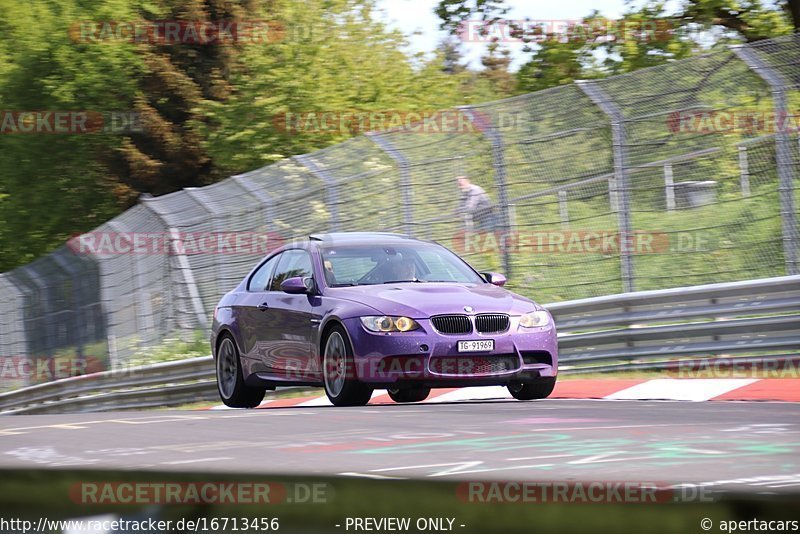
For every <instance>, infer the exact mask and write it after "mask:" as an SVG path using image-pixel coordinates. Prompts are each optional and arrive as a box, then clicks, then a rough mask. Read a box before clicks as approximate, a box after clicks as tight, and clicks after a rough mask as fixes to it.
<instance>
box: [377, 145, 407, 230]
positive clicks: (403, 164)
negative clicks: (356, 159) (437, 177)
mask: <svg viewBox="0 0 800 534" xmlns="http://www.w3.org/2000/svg"><path fill="white" fill-rule="evenodd" d="M366 135H367V138H368V139H369V140H370V141H372V142H373V143H375V144H376V145H377V146H378V148H380V149H381V150H383V151H384V152H386V154H387V155H388V156H389V157H390V158H392V160H393V161H394V162H395V164H397V172H398V173H399V174H400V193H401V195H402V197H403V231H404V232H405V233H406V234H408V235H414V206H413V204H412V203H413V198H412V194H411V167H410V165H409V164H408V158H406V157H405V155H404V154H403V153H402V152H400V151H399V150H398V149H397V148H396V147H395V146H394V145H393V144H392V142H391V141H389V140H388V139H386V138H384V137H383V136H382V135H381V134H380V133H378V132H367V134H366Z"/></svg>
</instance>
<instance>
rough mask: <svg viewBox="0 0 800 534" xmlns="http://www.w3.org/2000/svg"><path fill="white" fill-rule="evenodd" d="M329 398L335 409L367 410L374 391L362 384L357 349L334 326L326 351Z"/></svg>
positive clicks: (326, 387)
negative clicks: (355, 351)
mask: <svg viewBox="0 0 800 534" xmlns="http://www.w3.org/2000/svg"><path fill="white" fill-rule="evenodd" d="M322 375H323V378H324V381H323V382H324V386H325V394H326V395H327V396H328V399H330V401H331V403H332V404H333V405H334V406H364V405H365V404H367V403H368V402H369V399H370V398H371V397H372V389H370V388H368V387H367V386H365V385H364V384H362V383H361V382H359V381H358V377H357V376H356V369H355V362H354V360H353V349H352V347H351V346H350V341H349V340H348V339H347V334H346V333H345V331H344V328H342V327H341V326H338V325H337V326H334V327H333V328H331V330H330V332H328V335H327V337H326V338H325V343H324V349H323V351H322Z"/></svg>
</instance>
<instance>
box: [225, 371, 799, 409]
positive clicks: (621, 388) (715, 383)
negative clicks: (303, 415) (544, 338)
mask: <svg viewBox="0 0 800 534" xmlns="http://www.w3.org/2000/svg"><path fill="white" fill-rule="evenodd" d="M511 398H512V397H511V394H509V392H508V390H507V389H506V388H505V387H502V386H486V387H468V388H449V389H434V390H433V391H431V394H430V396H429V397H428V398H427V399H426V400H425V401H423V402H424V403H442V402H464V401H482V400H505V399H511ZM549 398H551V399H603V400H668V401H693V402H701V401H722V400H727V401H782V402H800V378H779V379H770V378H767V379H758V378H727V379H720V378H711V379H701V378H660V379H655V380H645V379H630V380H628V379H608V380H602V379H576V380H561V381H559V382H557V383H556V389H555V391H553V393H552V394H551V395H550V397H549ZM369 403H370V404H394V403H393V401H392V400H391V399H390V398H389V395H388V394H387V393H386V391H385V390H376V391H375V392H374V393H373V394H372V399H371V400H370V401H369ZM291 406H295V407H304V408H316V407H319V406H331V403H330V401H329V400H328V398H327V397H326V396H325V395H314V396H310V397H294V398H286V399H271V400H266V401H264V402H262V403H261V405H260V406H259V407H258V408H287V407H291ZM209 409H211V410H225V409H228V408H227V407H225V406H214V407H212V408H209Z"/></svg>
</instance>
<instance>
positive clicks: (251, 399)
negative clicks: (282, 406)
mask: <svg viewBox="0 0 800 534" xmlns="http://www.w3.org/2000/svg"><path fill="white" fill-rule="evenodd" d="M217 389H218V390H219V396H220V398H221V399H222V402H224V403H225V406H230V407H231V408H254V407H256V406H258V405H259V404H261V401H262V400H264V393H266V389H264V388H254V387H251V386H248V385H247V384H245V383H244V376H243V375H242V364H241V361H240V360H239V349H237V348H236V343H234V342H233V338H232V337H230V336H229V335H225V337H224V338H223V339H222V342H220V344H219V350H217Z"/></svg>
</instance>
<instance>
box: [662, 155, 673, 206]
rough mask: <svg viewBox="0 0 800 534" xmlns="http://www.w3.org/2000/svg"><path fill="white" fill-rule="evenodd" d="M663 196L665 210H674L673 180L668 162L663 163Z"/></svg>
mask: <svg viewBox="0 0 800 534" xmlns="http://www.w3.org/2000/svg"><path fill="white" fill-rule="evenodd" d="M664 196H665V198H666V199H667V211H675V180H674V178H673V174H672V165H671V164H669V163H666V164H664Z"/></svg>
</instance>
